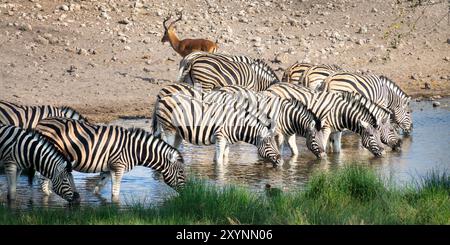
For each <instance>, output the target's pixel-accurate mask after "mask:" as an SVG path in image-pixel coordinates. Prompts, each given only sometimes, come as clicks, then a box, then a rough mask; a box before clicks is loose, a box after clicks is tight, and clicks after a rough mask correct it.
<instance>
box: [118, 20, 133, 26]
mask: <svg viewBox="0 0 450 245" xmlns="http://www.w3.org/2000/svg"><path fill="white" fill-rule="evenodd" d="M130 23H131V21H130V20H129V19H128V18H125V19H123V20H119V24H122V25H128V24H130Z"/></svg>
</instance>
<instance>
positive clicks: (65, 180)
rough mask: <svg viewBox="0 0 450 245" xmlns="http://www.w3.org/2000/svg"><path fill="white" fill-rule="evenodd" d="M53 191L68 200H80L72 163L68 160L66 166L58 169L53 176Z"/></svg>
mask: <svg viewBox="0 0 450 245" xmlns="http://www.w3.org/2000/svg"><path fill="white" fill-rule="evenodd" d="M52 184H53V191H54V192H55V193H56V194H58V195H59V196H61V197H62V198H64V199H65V200H67V201H68V202H74V201H78V200H79V198H80V194H78V192H76V191H74V190H75V184H74V180H73V175H72V164H71V163H70V162H68V161H67V165H66V167H64V168H62V169H60V171H57V172H56V173H55V175H54V176H53V178H52Z"/></svg>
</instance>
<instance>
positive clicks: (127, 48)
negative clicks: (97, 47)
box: [123, 46, 131, 50]
mask: <svg viewBox="0 0 450 245" xmlns="http://www.w3.org/2000/svg"><path fill="white" fill-rule="evenodd" d="M123 49H125V50H131V47H130V46H125V47H123Z"/></svg>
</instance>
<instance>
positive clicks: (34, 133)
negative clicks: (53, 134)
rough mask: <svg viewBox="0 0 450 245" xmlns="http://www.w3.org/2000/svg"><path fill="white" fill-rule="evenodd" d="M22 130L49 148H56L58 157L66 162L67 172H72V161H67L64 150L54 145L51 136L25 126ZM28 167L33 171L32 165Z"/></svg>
mask: <svg viewBox="0 0 450 245" xmlns="http://www.w3.org/2000/svg"><path fill="white" fill-rule="evenodd" d="M14 127H15V126H14ZM23 130H25V131H26V132H27V133H29V134H31V136H32V137H33V138H34V139H36V140H38V141H43V142H44V144H46V145H49V146H50V147H51V148H53V149H54V150H56V151H57V152H58V153H59V155H60V157H61V158H62V159H63V160H64V161H65V162H66V163H67V165H66V167H65V168H66V170H67V172H72V162H70V161H69V159H68V158H67V157H66V155H65V154H64V152H62V151H61V150H60V149H59V148H58V147H56V144H55V141H54V140H53V139H52V138H50V137H47V136H45V135H43V134H41V133H40V132H39V131H37V130H36V129H34V128H26V129H23ZM30 169H31V170H33V172H34V168H33V167H31V168H30ZM28 177H29V178H31V180H32V177H31V176H28Z"/></svg>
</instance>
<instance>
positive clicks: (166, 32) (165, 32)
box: [161, 12, 183, 43]
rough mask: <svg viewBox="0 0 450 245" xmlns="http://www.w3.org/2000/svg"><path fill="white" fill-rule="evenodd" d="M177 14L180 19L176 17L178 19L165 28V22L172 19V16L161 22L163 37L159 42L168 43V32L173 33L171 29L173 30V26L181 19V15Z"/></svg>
mask: <svg viewBox="0 0 450 245" xmlns="http://www.w3.org/2000/svg"><path fill="white" fill-rule="evenodd" d="M179 14H180V17H178V19H176V20H175V21H173V22H172V23H170V25H169V26H167V25H166V23H167V21H169V20H170V19H171V18H172V15H169V16H167V17H166V18H165V19H164V21H163V26H164V35H163V37H162V39H161V42H162V43H165V42H169V41H170V39H169V31H173V29H174V24H175V23H176V22H178V21H180V20H181V19H182V18H183V13H182V12H180V13H179Z"/></svg>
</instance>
